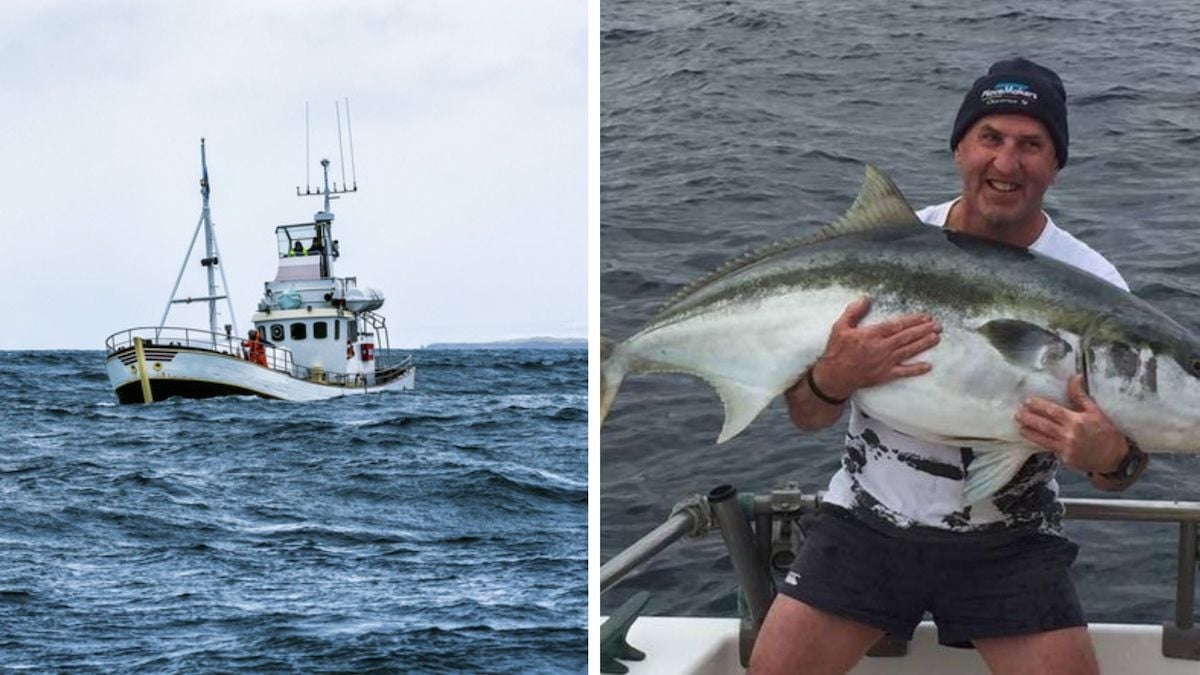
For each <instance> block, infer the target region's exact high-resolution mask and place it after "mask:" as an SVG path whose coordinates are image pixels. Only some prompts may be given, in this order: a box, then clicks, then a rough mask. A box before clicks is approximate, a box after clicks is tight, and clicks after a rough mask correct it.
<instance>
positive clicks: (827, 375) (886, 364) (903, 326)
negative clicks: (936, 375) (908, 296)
mask: <svg viewBox="0 0 1200 675" xmlns="http://www.w3.org/2000/svg"><path fill="white" fill-rule="evenodd" d="M870 309H871V299H870V298H868V297H865V296H864V297H862V298H859V299H858V300H855V301H854V302H852V303H850V305H849V306H848V307H846V311H844V312H842V316H841V317H839V318H838V320H837V321H836V322H835V323H834V324H833V328H832V330H830V332H829V340H828V342H826V343H825V352H824V353H823V354H822V355H821V357H820V358H819V359H817V362H816V363H814V364H813V365H812V369H813V372H812V375H813V380H814V381H815V382H816V383H817V387H818V388H820V390H821V391H822V392H823V393H824V394H826V395H827V396H830V397H833V398H838V399H843V398H849V397H850V395H851V394H853V393H854V392H856V391H858V390H859V389H863V388H865V387H873V386H875V385H877V384H883V383H884V382H890V381H891V380H895V379H897V378H901V377H913V376H914V375H921V374H923V373H927V372H929V369H930V368H931V366H930V364H929V363H927V362H924V361H921V362H917V363H905V361H907V360H908V359H910V358H912V357H914V356H916V355H917V354H920V353H921V352H923V351H925V350H927V349H929V348H931V347H933V346H934V345H936V344H937V343H938V340H939V339H941V335H940V334H941V332H942V327H941V326H940V325H939V324H938V323H937V322H936V321H934V319H933V317H932V316H929V315H928V314H911V315H907V316H902V317H899V318H896V319H892V320H891V321H885V322H883V323H878V324H875V325H872V326H859V323H860V322H861V321H862V320H863V318H864V317H865V316H866V315H867V312H868V311H870Z"/></svg>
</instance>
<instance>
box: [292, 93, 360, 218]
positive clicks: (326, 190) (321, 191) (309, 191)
mask: <svg viewBox="0 0 1200 675" xmlns="http://www.w3.org/2000/svg"><path fill="white" fill-rule="evenodd" d="M345 101H346V134H347V137H348V139H349V141H350V170H351V175H352V177H353V181H354V182H353V184H352V186H350V185H351V184H350V183H349V182H348V181H347V180H346V151H345V146H344V145H343V144H342V104H341V101H334V102H333V109H334V113H335V114H336V115H337V134H338V154H339V155H340V156H341V165H342V186H341V187H340V188H339V187H338V184H337V183H336V182H335V183H334V184H333V189H330V187H329V161H328V160H324V159H323V160H321V167H322V172H323V174H324V177H325V178H324V180H325V186H324V187H321V186H320V185H318V186H317V189H315V190H314V189H313V188H312V176H311V174H310V173H309V171H310V170H311V167H310V166H309V164H311V161H310V146H309V128H310V127H309V116H308V103H307V102H306V103H305V104H304V164H305V173H304V180H305V186H304V191H303V192H301V191H300V186H296V196H297V197H311V196H318V197H319V196H322V195H325V196H326V197H327V200H328V199H329V198H332V199H337V197H334V196H333V195H340V194H343V193H346V192H358V170H357V167H355V166H354V132H353V131H352V130H351V129H350V99H348V98H347V99H345ZM348 186H350V187H348ZM328 210H329V205H328V201H327V202H326V205H325V211H326V212H328Z"/></svg>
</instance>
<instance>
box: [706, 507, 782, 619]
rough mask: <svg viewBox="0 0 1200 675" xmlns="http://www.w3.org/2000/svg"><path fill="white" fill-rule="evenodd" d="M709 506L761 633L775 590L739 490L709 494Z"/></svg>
mask: <svg viewBox="0 0 1200 675" xmlns="http://www.w3.org/2000/svg"><path fill="white" fill-rule="evenodd" d="M708 503H709V504H710V505H711V506H712V508H713V514H714V515H715V516H716V519H717V523H718V524H720V526H721V537H722V538H723V539H725V546H726V547H727V548H728V549H729V557H730V558H731V559H732V560H733V569H734V571H735V572H736V573H737V577H738V581H739V582H740V584H741V586H742V592H743V593H745V595H746V604H747V605H748V606H749V607H750V615H751V617H752V619H753V621H754V628H755V629H756V630H757V628H758V627H759V626H762V624H763V621H764V620H766V618H767V610H768V609H770V607H771V600H772V594H771V586H770V582H769V581H768V579H767V576H766V575H765V574H764V573H763V571H764V570H763V567H762V565H761V564H760V563H759V561H758V555H757V554H756V553H755V551H754V542H753V540H752V539H751V538H750V527H749V526H748V525H747V524H746V515H745V514H744V513H743V512H742V508H741V505H740V503H739V501H738V499H737V489H736V488H734V487H733V486H731V485H719V486H717V487H716V488H713V490H712V492H709V493H708Z"/></svg>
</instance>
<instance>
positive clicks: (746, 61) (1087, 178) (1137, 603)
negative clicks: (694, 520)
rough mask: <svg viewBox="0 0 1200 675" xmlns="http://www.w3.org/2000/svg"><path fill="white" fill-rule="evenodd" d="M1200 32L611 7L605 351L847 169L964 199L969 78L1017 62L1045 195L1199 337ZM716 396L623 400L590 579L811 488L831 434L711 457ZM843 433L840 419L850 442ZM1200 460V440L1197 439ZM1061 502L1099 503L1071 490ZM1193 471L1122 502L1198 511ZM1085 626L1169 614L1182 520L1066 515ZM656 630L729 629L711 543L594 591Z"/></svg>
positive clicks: (790, 221)
mask: <svg viewBox="0 0 1200 675" xmlns="http://www.w3.org/2000/svg"><path fill="white" fill-rule="evenodd" d="M1197 35H1200V13H1197V12H1195V11H1194V10H1193V8H1192V5H1191V4H1189V3H1187V2H1183V1H1165V2H1149V3H1129V2H1120V1H1106V0H1099V1H1098V0H1085V1H1082V2H1064V1H1050V2H1039V3H1020V2H1000V3H983V4H978V3H975V4H972V3H961V2H951V1H950V0H933V1H928V2H926V1H920V2H889V1H885V0H877V1H874V0H873V1H864V0H851V1H848V2H836V3H834V2H817V1H813V0H727V1H723V2H711V1H697V0H666V1H665V2H646V1H645V0H605V2H603V3H601V40H600V42H601V75H600V77H601V102H600V126H601V129H600V133H601V230H600V242H601V278H600V289H601V332H602V333H603V334H605V335H606V336H607V337H609V338H616V339H619V338H623V337H626V336H628V335H630V334H631V333H632V332H634V331H635V330H636V329H637V328H638V327H640V326H641V325H643V324H644V323H646V322H647V321H648V320H649V319H650V318H651V317H652V316H653V315H654V313H655V311H656V309H657V308H658V307H659V306H661V305H662V303H664V302H665V301H666V300H667V299H668V298H669V297H670V296H671V295H672V294H673V293H674V292H675V291H677V290H678V289H680V288H681V287H682V286H684V285H686V284H687V283H688V282H690V281H692V280H694V279H695V278H697V277H699V276H701V275H702V274H704V273H706V272H708V271H709V270H712V269H713V268H715V267H716V266H717V265H719V264H720V263H721V262H723V261H725V260H727V259H729V258H731V257H734V256H735V255H739V254H741V253H742V252H744V251H746V250H748V249H751V248H753V247H755V246H759V245H763V244H767V243H770V242H772V241H778V240H782V239H787V238H791V237H794V236H797V235H800V234H803V233H807V232H812V231H814V230H815V229H816V228H818V227H820V226H821V225H823V224H825V223H828V222H831V221H833V220H835V219H836V218H837V217H838V216H839V215H840V214H841V213H842V212H843V211H844V210H845V209H846V208H847V207H848V206H849V205H850V202H851V201H852V200H853V198H854V195H855V194H856V192H857V190H858V186H859V183H860V181H861V179H862V163H863V162H871V163H873V164H875V165H877V166H879V167H881V168H882V169H883V170H884V171H886V172H888V173H889V174H890V175H891V177H892V178H893V180H895V182H896V183H897V185H898V186H899V187H900V189H901V190H903V191H904V192H905V194H906V196H907V197H908V198H909V200H910V202H912V203H913V204H914V205H918V206H921V205H926V204H934V203H939V202H942V201H945V200H948V199H950V198H952V197H953V196H954V195H955V194H957V190H958V185H959V182H958V175H957V172H956V169H955V166H954V164H953V161H952V158H951V154H950V149H949V136H950V131H951V126H952V124H953V120H954V116H955V113H956V112H957V109H958V106H959V104H960V103H961V101H962V97H963V95H964V94H965V93H966V91H967V89H968V87H969V86H970V84H971V82H972V81H973V80H974V79H975V78H976V77H978V76H979V75H981V74H983V73H984V72H985V71H986V69H987V67H988V65H989V64H991V63H992V62H993V61H996V60H999V59H1002V58H1009V57H1012V56H1015V55H1024V56H1027V57H1029V58H1032V59H1034V60H1037V61H1039V62H1042V63H1045V64H1046V65H1049V66H1051V67H1053V68H1054V69H1055V70H1057V71H1058V73H1059V74H1060V75H1061V76H1062V77H1063V79H1064V81H1065V84H1066V88H1067V92H1068V105H1069V110H1070V136H1071V144H1070V162H1069V164H1068V165H1067V166H1066V168H1065V169H1064V170H1063V171H1062V172H1061V173H1060V174H1059V177H1058V181H1057V184H1056V185H1055V186H1054V187H1053V188H1052V189H1051V191H1050V193H1049V194H1048V199H1047V210H1048V211H1049V212H1050V213H1051V215H1052V216H1053V217H1054V218H1055V220H1056V222H1058V223H1059V225H1061V226H1063V227H1064V228H1066V229H1067V230H1069V231H1071V232H1072V233H1074V234H1075V235H1077V236H1079V237H1080V238H1082V239H1083V240H1085V241H1087V242H1088V243H1090V244H1091V245H1092V246H1094V247H1095V248H1096V249H1098V250H1099V251H1100V252H1102V253H1103V254H1105V255H1106V256H1107V257H1108V258H1109V259H1110V260H1111V261H1112V262H1113V263H1114V264H1115V265H1116V266H1117V268H1118V269H1119V270H1121V272H1122V273H1123V275H1124V276H1125V278H1126V279H1127V280H1128V281H1129V283H1130V285H1131V286H1132V288H1133V291H1134V292H1135V293H1137V294H1138V295H1140V296H1142V297H1143V298H1146V299H1147V300H1149V301H1150V302H1152V303H1154V304H1156V305H1157V306H1159V307H1160V308H1161V309H1163V310H1164V311H1166V312H1167V313H1168V314H1170V315H1172V316H1174V317H1175V318H1176V319H1178V320H1179V321H1181V322H1182V323H1184V324H1185V325H1187V326H1189V327H1190V328H1192V329H1197V330H1200V215H1198V214H1200V171H1197V168H1196V167H1197V165H1198V163H1200V112H1198V111H1200V88H1198V85H1197V83H1198V82H1200V46H1198V45H1200V43H1198V42H1197V40H1196V36H1197ZM721 418H722V411H721V405H720V402H719V400H718V399H717V396H716V394H715V393H714V392H713V391H712V390H711V389H710V388H709V387H708V386H707V385H705V384H703V383H701V382H699V381H698V380H695V379H692V378H688V377H684V376H662V375H656V376H646V377H638V378H633V379H631V380H629V381H627V383H626V385H625V387H624V388H623V390H622V392H621V396H620V397H619V398H618V399H617V402H616V406H615V407H614V410H613V413H612V414H611V415H610V417H609V419H608V421H607V423H606V425H605V427H604V429H603V430H602V433H601V472H600V473H601V485H600V491H601V502H600V510H601V515H600V522H601V528H602V531H601V537H600V541H601V559H602V560H607V559H609V558H610V557H611V556H612V555H614V554H615V553H617V552H618V551H620V550H621V549H623V548H625V547H627V546H629V545H630V544H632V543H633V542H634V541H636V540H637V538H638V537H640V536H641V535H643V534H645V533H646V532H648V531H649V530H650V529H652V528H653V527H655V526H656V525H658V524H659V523H661V522H662V521H663V520H664V519H665V518H666V517H667V516H668V514H669V512H670V508H671V505H672V504H673V503H675V502H676V501H679V500H681V499H683V498H685V497H687V496H689V495H692V494H697V493H698V494H704V493H707V492H708V491H709V490H710V489H711V488H712V487H714V486H716V485H718V484H721V483H731V484H733V485H734V486H736V487H738V488H739V489H740V490H742V491H749V492H756V491H765V490H769V489H771V488H774V487H778V486H781V485H783V484H784V483H785V482H788V481H795V482H797V483H798V484H799V485H800V486H801V487H802V488H804V489H805V490H807V491H815V490H818V489H824V487H825V485H826V484H827V483H828V480H829V477H830V476H831V475H832V474H833V472H834V471H835V470H836V468H837V466H838V461H839V458H840V454H841V449H840V448H841V438H842V434H843V432H844V426H843V425H837V426H835V427H834V428H832V429H830V430H827V431H825V432H822V433H818V434H803V433H801V432H799V431H797V430H795V429H794V428H793V427H792V426H791V425H790V423H789V422H788V420H787V418H786V413H785V411H784V409H783V407H782V405H781V403H780V402H776V403H775V404H774V405H772V407H771V408H770V409H768V411H767V412H766V413H765V414H764V415H763V416H762V417H761V418H760V419H759V420H758V421H756V422H755V423H754V424H753V425H751V427H750V428H749V429H748V430H747V431H746V432H744V433H743V434H742V435H741V436H739V437H738V438H736V439H734V440H733V441H731V442H729V443H726V444H724V445H721V446H717V445H715V443H714V440H715V438H716V435H717V431H718V430H719V429H720V425H721ZM843 424H844V423H843ZM1197 444H1198V446H1200V439H1198V443H1197ZM1060 481H1061V482H1062V484H1063V491H1064V493H1065V494H1066V495H1067V496H1089V497H1095V496H1103V495H1099V494H1097V493H1096V492H1094V491H1093V490H1092V489H1091V488H1090V487H1089V486H1088V485H1087V484H1086V480H1085V479H1083V478H1082V477H1080V476H1079V475H1078V474H1074V473H1072V472H1069V471H1064V472H1063V473H1062V475H1061V478H1060ZM1197 486H1200V459H1198V458H1197V457H1160V458H1156V459H1155V461H1154V463H1153V464H1152V465H1151V467H1150V470H1149V471H1148V473H1147V474H1146V475H1145V477H1144V478H1143V479H1142V481H1141V482H1140V483H1139V484H1138V485H1136V486H1134V487H1133V488H1132V489H1131V490H1129V491H1128V492H1126V493H1124V494H1123V495H1122V496H1123V497H1133V498H1145V499H1188V500H1200V487H1197ZM1067 530H1068V534H1069V536H1071V537H1072V538H1073V539H1074V540H1075V541H1077V542H1078V543H1079V544H1080V545H1081V548H1082V551H1081V553H1080V556H1079V559H1078V561H1077V562H1076V564H1075V568H1074V569H1075V572H1076V578H1077V581H1078V586H1079V590H1080V593H1081V596H1082V598H1083V602H1084V607H1085V610H1087V612H1088V615H1089V618H1090V619H1092V620H1096V621H1145V622H1158V621H1161V620H1164V619H1168V618H1170V616H1171V615H1172V607H1173V597H1174V579H1175V551H1176V545H1177V543H1176V537H1177V528H1176V527H1175V526H1174V525H1158V524H1145V523H1143V524H1122V523H1095V522H1092V523H1087V522H1078V521H1071V522H1069V523H1068V528H1067ZM638 590H649V591H650V592H651V599H650V604H649V606H648V608H647V610H646V611H647V613H650V614H687V615H724V616H731V615H735V614H736V612H737V609H736V596H735V580H734V576H733V572H732V568H731V565H730V562H729V559H728V557H727V556H726V555H725V553H724V547H723V545H722V544H721V542H720V537H719V536H718V535H716V534H713V535H710V536H709V537H708V538H706V539H703V540H698V541H696V540H685V541H684V542H681V543H679V544H676V545H675V546H673V547H672V548H670V549H668V550H667V551H666V552H665V553H664V554H662V555H661V556H659V557H658V558H657V559H656V560H655V561H653V562H652V563H650V564H648V565H646V566H645V567H644V568H642V569H641V570H640V571H639V572H638V573H637V574H636V575H635V576H633V577H630V578H628V579H627V580H626V581H624V582H623V583H622V584H620V585H619V586H617V587H615V588H614V589H612V590H611V591H610V592H609V593H606V594H605V595H604V597H603V600H602V609H604V610H605V611H611V610H612V609H613V608H614V607H615V606H616V605H617V604H619V603H620V602H621V601H623V600H624V599H625V598H627V597H629V595H631V594H632V593H634V592H636V591H638Z"/></svg>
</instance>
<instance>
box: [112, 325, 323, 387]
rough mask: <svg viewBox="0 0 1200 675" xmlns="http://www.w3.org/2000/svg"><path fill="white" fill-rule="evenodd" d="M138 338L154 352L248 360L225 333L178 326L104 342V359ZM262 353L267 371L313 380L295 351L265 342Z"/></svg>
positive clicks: (135, 330)
mask: <svg viewBox="0 0 1200 675" xmlns="http://www.w3.org/2000/svg"><path fill="white" fill-rule="evenodd" d="M139 337H140V338H142V344H143V345H144V346H145V348H146V349H153V348H155V347H183V348H186V349H200V350H203V351H209V352H216V353H218V354H224V355H226V356H232V357H234V358H237V359H245V358H246V353H245V350H244V349H243V348H242V341H241V339H240V338H237V337H234V336H233V335H229V334H226V333H214V332H212V331H207V330H201V329H199V328H181V327H175V326H164V327H162V328H159V327H157V326H143V327H139V328H128V329H126V330H123V331H118V332H116V333H113V334H112V335H110V336H108V338H107V339H106V340H105V341H104V355H105V356H106V357H107V356H111V355H112V354H114V353H116V352H119V351H122V350H125V349H132V348H133V340H134V338H139ZM263 351H264V353H265V354H266V357H267V367H268V368H270V369H271V370H277V371H279V372H281V373H287V374H289V375H291V376H293V377H301V378H305V379H307V378H308V377H310V373H309V372H308V369H307V368H303V367H300V366H297V365H296V364H295V362H294V361H293V360H292V350H290V349H288V348H286V347H277V346H275V345H273V344H271V343H269V342H264V343H263Z"/></svg>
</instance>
